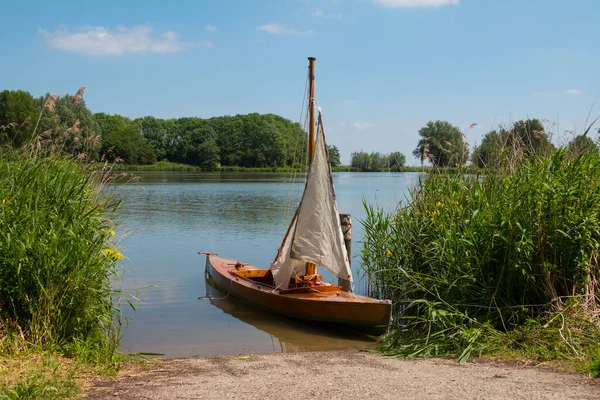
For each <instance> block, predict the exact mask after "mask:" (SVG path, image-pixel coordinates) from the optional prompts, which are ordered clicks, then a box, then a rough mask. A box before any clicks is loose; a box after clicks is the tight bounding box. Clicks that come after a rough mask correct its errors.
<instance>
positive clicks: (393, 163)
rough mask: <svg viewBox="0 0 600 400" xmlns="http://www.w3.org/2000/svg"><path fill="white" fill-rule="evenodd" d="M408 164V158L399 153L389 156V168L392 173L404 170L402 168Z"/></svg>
mask: <svg viewBox="0 0 600 400" xmlns="http://www.w3.org/2000/svg"><path fill="white" fill-rule="evenodd" d="M405 164H406V156H405V155H404V154H402V153H400V152H399V151H395V152H393V153H390V155H389V156H388V166H389V168H390V171H392V172H398V171H400V170H402V167H404V165H405Z"/></svg>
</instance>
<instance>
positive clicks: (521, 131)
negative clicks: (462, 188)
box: [471, 119, 554, 168]
mask: <svg viewBox="0 0 600 400" xmlns="http://www.w3.org/2000/svg"><path fill="white" fill-rule="evenodd" d="M552 149H554V145H553V144H552V143H550V140H549V139H548V134H547V133H546V132H544V126H543V125H542V123H541V122H540V121H539V120H537V119H528V120H521V121H517V122H515V123H514V124H513V125H512V126H511V127H510V128H509V129H505V128H500V129H499V130H497V131H496V130H493V131H490V132H488V133H486V134H485V136H484V137H483V140H482V141H481V144H480V145H479V146H478V147H476V148H475V149H473V154H472V158H471V159H472V162H473V164H474V165H477V166H478V167H479V168H484V167H486V166H487V167H497V166H499V165H500V164H501V163H504V162H507V161H508V160H513V161H514V160H517V159H521V158H522V157H523V156H524V157H529V156H532V155H541V156H544V155H546V154H548V152H549V151H551V150H552Z"/></svg>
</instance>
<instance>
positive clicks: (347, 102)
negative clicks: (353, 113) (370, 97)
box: [344, 100, 358, 104]
mask: <svg viewBox="0 0 600 400" xmlns="http://www.w3.org/2000/svg"><path fill="white" fill-rule="evenodd" d="M356 103H358V102H357V101H356V100H344V104H356Z"/></svg>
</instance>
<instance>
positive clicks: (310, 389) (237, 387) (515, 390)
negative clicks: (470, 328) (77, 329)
mask: <svg viewBox="0 0 600 400" xmlns="http://www.w3.org/2000/svg"><path fill="white" fill-rule="evenodd" d="M86 398H89V399H115V398H118V399H277V398H281V399H296V400H301V399H306V398H315V399H503V400H504V399H528V400H534V399H590V400H591V399H594V400H598V399H600V380H599V379H592V378H586V377H584V376H582V375H578V374H574V373H564V372H556V371H552V370H549V369H544V368H540V367H530V366H523V365H519V364H518V363H516V362H515V363H512V362H511V363H495V362H477V363H467V364H466V365H458V364H457V363H456V362H455V361H451V360H442V359H429V360H401V359H389V358H384V357H382V356H380V355H378V354H373V353H359V352H355V351H345V352H315V353H288V354H261V355H249V356H220V357H207V358H184V359H165V360H161V361H160V362H158V363H157V364H155V365H153V366H152V367H150V368H139V369H138V368H136V369H133V370H126V371H123V372H122V373H120V374H119V376H118V377H117V378H98V379H97V380H95V381H93V382H91V387H90V388H88V390H87V392H86Z"/></svg>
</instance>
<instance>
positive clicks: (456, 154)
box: [413, 121, 469, 167]
mask: <svg viewBox="0 0 600 400" xmlns="http://www.w3.org/2000/svg"><path fill="white" fill-rule="evenodd" d="M419 136H420V137H421V139H419V142H418V143H417V147H416V148H415V149H414V150H413V155H414V156H415V157H416V158H418V159H420V160H421V163H423V161H425V160H426V159H429V160H430V161H431V163H432V164H433V165H436V166H438V167H454V166H458V165H462V164H464V163H465V162H466V161H467V158H468V154H469V152H468V149H467V145H466V143H465V141H464V140H463V134H462V133H461V131H460V129H458V128H457V127H455V126H453V125H451V124H450V123H449V122H446V121H435V122H433V121H429V122H428V123H427V125H426V126H424V127H423V128H421V129H419Z"/></svg>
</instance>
